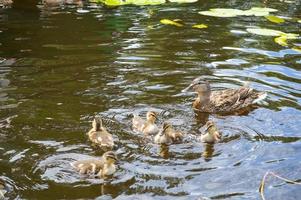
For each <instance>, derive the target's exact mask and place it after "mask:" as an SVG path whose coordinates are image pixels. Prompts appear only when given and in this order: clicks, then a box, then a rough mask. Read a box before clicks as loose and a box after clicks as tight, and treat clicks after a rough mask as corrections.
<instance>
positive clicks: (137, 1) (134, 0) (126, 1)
mask: <svg viewBox="0 0 301 200" xmlns="http://www.w3.org/2000/svg"><path fill="white" fill-rule="evenodd" d="M197 1H198V0H171V1H168V2H173V3H194V2H197ZM90 2H93V3H103V4H105V5H107V6H123V5H138V6H144V5H160V4H164V3H166V2H167V1H165V0H90Z"/></svg>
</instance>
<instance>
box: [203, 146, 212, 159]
mask: <svg viewBox="0 0 301 200" xmlns="http://www.w3.org/2000/svg"><path fill="white" fill-rule="evenodd" d="M203 146H204V152H203V154H202V156H203V157H204V160H205V161H207V162H208V161H210V160H211V159H212V156H213V153H214V144H209V143H204V145H203Z"/></svg>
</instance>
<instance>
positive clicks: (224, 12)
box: [199, 7, 277, 17]
mask: <svg viewBox="0 0 301 200" xmlns="http://www.w3.org/2000/svg"><path fill="white" fill-rule="evenodd" d="M276 11H277V10H276V9H273V8H258V7H253V8H251V9H249V10H239V9H232V8H212V9H210V10H209V11H201V12H199V14H201V15H207V16H213V17H236V16H252V15H254V16H266V15H269V14H270V12H276Z"/></svg>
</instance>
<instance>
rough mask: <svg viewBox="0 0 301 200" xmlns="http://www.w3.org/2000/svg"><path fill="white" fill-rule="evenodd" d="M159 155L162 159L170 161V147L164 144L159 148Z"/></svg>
mask: <svg viewBox="0 0 301 200" xmlns="http://www.w3.org/2000/svg"><path fill="white" fill-rule="evenodd" d="M159 154H160V156H161V157H162V158H165V159H168V158H169V146H168V145H165V144H162V145H160V148H159Z"/></svg>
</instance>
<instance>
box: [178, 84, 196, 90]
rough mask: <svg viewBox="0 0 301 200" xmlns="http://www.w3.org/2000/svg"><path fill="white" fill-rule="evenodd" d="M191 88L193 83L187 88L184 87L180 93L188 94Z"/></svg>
mask: <svg viewBox="0 0 301 200" xmlns="http://www.w3.org/2000/svg"><path fill="white" fill-rule="evenodd" d="M193 86H195V84H194V83H192V84H190V85H189V86H188V87H186V88H185V89H183V90H182V91H181V92H188V91H189V90H190V89H191V88H192V87H193Z"/></svg>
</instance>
